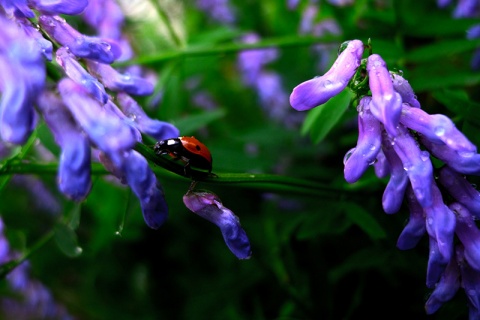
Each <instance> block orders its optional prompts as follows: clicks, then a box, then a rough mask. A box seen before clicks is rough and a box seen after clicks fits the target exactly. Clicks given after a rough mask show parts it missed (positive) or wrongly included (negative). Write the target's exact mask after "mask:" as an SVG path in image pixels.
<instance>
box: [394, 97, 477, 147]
mask: <svg viewBox="0 0 480 320" xmlns="http://www.w3.org/2000/svg"><path fill="white" fill-rule="evenodd" d="M400 122H401V123H402V124H403V125H405V126H406V127H408V128H409V129H412V130H414V131H417V132H418V133H421V134H422V135H423V136H424V137H425V138H427V139H429V140H430V141H431V142H432V143H435V144H442V143H444V144H445V145H447V146H448V147H449V148H450V149H452V150H454V151H457V152H475V153H476V152H477V147H476V146H475V145H474V144H473V143H471V142H470V141H469V140H468V139H467V138H466V137H465V136H464V135H463V133H461V132H460V131H459V130H458V129H457V128H456V127H455V124H453V122H452V120H450V119H449V118H448V117H446V116H444V115H442V114H435V115H429V114H428V113H426V112H425V111H423V110H422V109H419V108H411V107H409V106H408V105H406V104H404V105H403V108H402V115H401V117H400Z"/></svg>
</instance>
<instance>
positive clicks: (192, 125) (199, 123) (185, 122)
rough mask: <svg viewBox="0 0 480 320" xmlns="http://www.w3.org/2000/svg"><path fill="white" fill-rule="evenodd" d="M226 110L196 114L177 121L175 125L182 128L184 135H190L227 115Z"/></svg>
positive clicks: (181, 131)
mask: <svg viewBox="0 0 480 320" xmlns="http://www.w3.org/2000/svg"><path fill="white" fill-rule="evenodd" d="M225 114H226V112H225V110H223V109H218V110H213V111H209V112H204V113H201V114H195V115H191V116H188V117H185V118H183V119H180V120H178V121H175V123H174V124H175V126H176V127H177V128H178V129H179V130H180V133H181V134H182V135H189V134H192V133H193V132H195V131H197V130H198V129H200V128H202V127H205V126H207V125H208V124H209V123H212V122H214V121H216V120H218V119H220V118H223V117H224V116H225Z"/></svg>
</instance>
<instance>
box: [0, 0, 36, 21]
mask: <svg viewBox="0 0 480 320" xmlns="http://www.w3.org/2000/svg"><path fill="white" fill-rule="evenodd" d="M27 2H28V1H27V0H0V6H2V7H3V9H4V10H5V13H6V14H7V16H9V17H13V16H15V17H18V18H29V19H31V18H33V17H35V13H34V12H33V11H32V10H31V9H30V8H29V7H28V3H27Z"/></svg>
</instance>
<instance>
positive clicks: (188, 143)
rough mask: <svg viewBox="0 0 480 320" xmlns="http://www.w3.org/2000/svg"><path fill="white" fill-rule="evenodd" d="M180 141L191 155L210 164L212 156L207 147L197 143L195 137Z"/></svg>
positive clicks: (181, 138) (182, 138) (184, 138)
mask: <svg viewBox="0 0 480 320" xmlns="http://www.w3.org/2000/svg"><path fill="white" fill-rule="evenodd" d="M180 141H181V142H182V145H183V147H184V148H185V149H187V150H188V151H189V152H191V153H192V154H196V155H199V156H201V157H202V158H205V159H206V160H207V161H208V162H210V164H211V163H212V154H211V153H210V150H208V148H207V146H205V145H204V144H203V143H201V142H200V141H198V140H197V139H196V138H195V137H180Z"/></svg>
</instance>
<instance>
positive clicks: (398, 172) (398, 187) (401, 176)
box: [382, 133, 408, 214]
mask: <svg viewBox="0 0 480 320" xmlns="http://www.w3.org/2000/svg"><path fill="white" fill-rule="evenodd" d="M382 139H383V140H382V141H383V143H382V150H383V153H384V154H385V158H386V159H387V162H388V164H389V166H390V180H389V181H388V184H387V187H386V188H385V191H384V192H383V197H382V206H383V211H385V212H386V213H388V214H392V213H396V212H398V210H400V207H401V206H402V202H403V196H404V195H405V190H406V188H407V185H408V175H407V172H406V171H405V169H404V168H403V163H402V160H400V158H399V157H398V155H397V153H396V152H395V150H394V149H393V145H392V144H393V143H394V142H393V141H391V140H390V138H389V137H388V135H387V134H386V133H385V134H383V136H382Z"/></svg>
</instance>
